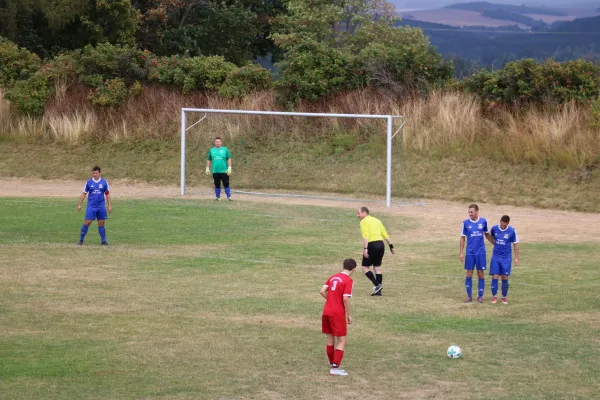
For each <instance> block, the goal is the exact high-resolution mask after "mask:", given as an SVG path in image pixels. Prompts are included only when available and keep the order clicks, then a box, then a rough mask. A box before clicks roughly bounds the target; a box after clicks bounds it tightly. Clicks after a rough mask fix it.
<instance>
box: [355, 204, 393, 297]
mask: <svg viewBox="0 0 600 400" xmlns="http://www.w3.org/2000/svg"><path fill="white" fill-rule="evenodd" d="M356 216H357V217H358V219H360V233H362V237H363V244H364V245H363V259H362V270H363V272H364V273H365V275H366V276H367V278H369V280H370V281H371V282H373V291H372V292H371V296H381V289H382V287H383V286H382V282H383V275H382V274H381V261H382V260H383V253H384V252H385V245H384V243H383V241H384V240H385V241H386V242H387V244H388V245H389V246H390V251H391V252H392V254H396V251H395V250H394V245H393V244H392V241H391V240H390V237H389V235H388V234H387V232H386V230H385V227H384V226H383V224H382V223H381V221H380V220H378V219H377V218H375V217H372V216H370V215H369V209H368V208H367V207H360V208H359V209H358V210H356ZM371 266H372V267H373V270H375V275H373V272H371Z"/></svg>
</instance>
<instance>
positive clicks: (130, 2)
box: [0, 0, 600, 115]
mask: <svg viewBox="0 0 600 400" xmlns="http://www.w3.org/2000/svg"><path fill="white" fill-rule="evenodd" d="M2 5H3V7H1V6H2ZM394 15H395V14H394V10H393V7H392V6H391V5H390V4H388V3H387V2H385V1H384V0H346V1H342V0H337V1H330V0H270V1H258V0H230V1H219V2H213V1H200V0H114V1H101V0H5V1H4V2H3V3H0V22H1V24H0V34H1V35H3V36H4V37H5V38H0V87H2V88H4V93H5V97H6V98H7V99H8V100H10V101H11V104H12V106H13V107H16V108H17V109H19V110H20V111H21V112H23V113H27V114H33V115H35V114H42V113H43V112H44V109H45V106H46V104H47V102H48V99H50V98H51V97H52V96H53V95H54V94H55V93H56V91H57V90H60V91H63V92H64V91H65V90H68V89H69V88H70V87H73V86H82V85H84V86H85V87H88V88H89V89H88V90H89V95H88V96H87V98H88V100H89V101H90V102H91V103H92V104H94V105H97V106H99V107H114V106H118V105H119V104H122V103H123V102H125V101H126V100H127V99H128V98H130V97H134V96H137V95H139V94H140V93H141V92H142V91H143V90H144V86H145V85H148V84H160V85H169V86H172V87H173V88H174V89H177V90H179V91H182V92H184V93H190V92H203V91H208V92H214V93H217V94H219V95H220V96H222V97H225V98H229V99H239V98H243V97H244V96H247V95H248V94H249V93H251V92H254V91H258V90H271V89H272V90H274V91H275V93H276V99H277V100H278V103H279V104H280V106H282V107H294V106H296V105H297V104H298V103H299V102H300V101H309V102H315V101H318V100H320V99H322V98H325V97H327V96H331V95H334V94H336V93H340V92H345V91H352V90H356V89H363V88H375V89H377V90H380V91H381V90H383V91H385V93H386V94H387V95H389V96H398V97H399V96H403V97H406V96H407V95H415V94H422V95H424V94H427V93H429V92H430V91H431V90H432V89H440V88H447V89H452V90H464V91H470V92H473V93H475V94H477V95H479V96H480V97H481V99H482V100H483V101H484V102H493V103H495V104H496V103H505V104H509V105H515V104H516V105H522V104H533V105H535V104H548V103H550V104H560V103H566V102H570V101H578V102H581V103H584V102H588V101H590V100H592V101H593V100H595V99H597V98H598V94H599V88H600V69H599V68H598V67H597V66H596V65H594V64H592V63H590V62H586V61H581V60H580V61H572V62H568V63H565V64H558V63H555V62H552V61H548V62H546V63H544V64H540V63H537V62H535V61H532V60H523V61H518V62H514V63H511V64H508V65H507V66H506V67H505V68H504V69H503V70H499V71H495V72H492V73H488V72H481V73H477V74H475V75H474V76H473V77H471V78H469V79H467V80H465V81H463V82H461V83H460V84H456V82H455V81H454V79H453V78H452V77H453V65H452V62H450V61H446V60H444V58H443V57H442V56H441V55H440V53H438V52H437V51H436V49H435V48H434V47H432V46H431V44H430V42H429V40H428V38H427V37H426V36H425V35H424V33H423V31H422V30H421V29H419V28H412V27H397V22H398V21H397V19H396V18H395V16H394ZM267 56H270V57H272V58H273V59H274V60H275V61H276V62H277V63H276V71H277V72H276V74H273V73H272V72H270V71H268V70H266V69H264V68H262V67H260V66H259V65H257V64H255V63H254V61H255V60H257V58H259V57H267Z"/></svg>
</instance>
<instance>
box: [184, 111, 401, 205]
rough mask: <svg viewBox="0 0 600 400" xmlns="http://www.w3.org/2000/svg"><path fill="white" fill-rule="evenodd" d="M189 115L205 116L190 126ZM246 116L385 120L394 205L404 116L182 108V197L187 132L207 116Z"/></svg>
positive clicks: (389, 191)
mask: <svg viewBox="0 0 600 400" xmlns="http://www.w3.org/2000/svg"><path fill="white" fill-rule="evenodd" d="M187 113H203V114H204V116H203V117H202V118H201V119H200V120H198V121H196V122H195V123H193V124H192V125H190V126H189V127H188V126H186V125H187ZM209 113H212V114H246V115H279V116H286V117H322V118H323V117H324V118H366V119H383V120H386V122H387V157H386V158H387V167H386V198H385V204H386V207H388V208H389V207H391V203H392V139H393V138H394V136H396V135H397V134H398V132H400V130H401V129H402V128H403V127H404V124H405V121H404V116H403V115H378V114H330V113H305V112H285V111H249V110H223V109H214V108H182V109H181V195H182V196H183V195H184V194H185V157H186V156H185V155H186V144H185V139H186V132H187V131H188V130H189V129H191V128H192V127H194V126H195V125H197V124H198V123H200V122H202V121H203V120H204V119H205V118H206V114H209ZM395 119H401V120H402V123H401V125H400V127H399V128H398V129H397V130H396V132H393V123H394V120H395Z"/></svg>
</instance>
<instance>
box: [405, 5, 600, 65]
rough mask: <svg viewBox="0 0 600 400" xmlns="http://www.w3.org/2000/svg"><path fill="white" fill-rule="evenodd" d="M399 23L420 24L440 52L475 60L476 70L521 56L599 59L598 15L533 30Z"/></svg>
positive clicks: (407, 23)
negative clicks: (462, 27) (461, 27)
mask: <svg viewBox="0 0 600 400" xmlns="http://www.w3.org/2000/svg"><path fill="white" fill-rule="evenodd" d="M399 25H400V26H414V27H420V28H421V29H423V31H424V32H425V34H426V35H427V36H428V37H429V39H430V40H431V43H432V44H433V45H434V46H435V47H436V49H437V50H438V51H439V52H440V53H442V54H444V56H446V57H453V56H456V57H458V58H459V59H461V60H462V61H471V62H474V63H475V64H474V66H473V67H474V68H475V69H478V68H481V67H486V68H494V69H497V68H501V67H502V66H503V65H504V64H505V63H506V62H509V61H514V60H519V59H522V58H533V59H535V60H539V61H542V60H545V59H548V58H552V59H555V60H558V61H567V60H574V59H578V58H584V59H587V60H594V61H598V60H600V28H599V27H600V16H599V17H591V18H579V19H575V20H573V21H570V22H556V23H554V24H552V26H549V27H548V28H546V29H544V30H539V31H536V32H532V31H526V30H522V29H519V28H517V27H516V26H513V27H510V26H508V27H502V28H495V29H493V28H485V27H469V28H465V29H460V28H457V27H452V26H448V25H441V24H431V23H424V22H422V21H416V20H411V19H404V20H402V21H400V22H399ZM459 72H460V74H459V75H465V73H467V71H459Z"/></svg>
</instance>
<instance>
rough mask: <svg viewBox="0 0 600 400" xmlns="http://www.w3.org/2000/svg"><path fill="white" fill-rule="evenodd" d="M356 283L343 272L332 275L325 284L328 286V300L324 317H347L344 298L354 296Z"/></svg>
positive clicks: (324, 309)
mask: <svg viewBox="0 0 600 400" xmlns="http://www.w3.org/2000/svg"><path fill="white" fill-rule="evenodd" d="M353 285H354V281H352V278H350V277H349V276H348V275H346V274H344V273H343V272H340V273H337V274H335V275H332V276H330V277H329V279H327V281H326V282H325V286H327V300H326V301H325V307H324V308H323V315H332V316H342V317H345V316H346V308H345V307H344V297H351V296H352V286H353Z"/></svg>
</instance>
